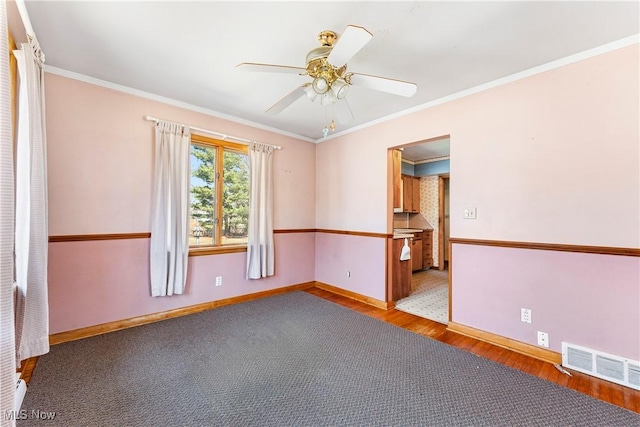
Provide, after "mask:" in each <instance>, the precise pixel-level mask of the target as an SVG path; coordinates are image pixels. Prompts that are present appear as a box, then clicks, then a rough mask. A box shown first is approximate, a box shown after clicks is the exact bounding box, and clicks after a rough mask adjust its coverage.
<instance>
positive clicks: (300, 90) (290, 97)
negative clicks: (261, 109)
mask: <svg viewBox="0 0 640 427" xmlns="http://www.w3.org/2000/svg"><path fill="white" fill-rule="evenodd" d="M304 94H305V93H304V86H300V87H297V88H295V89H294V90H292V91H291V92H289V93H288V94H287V95H285V96H284V98H282V99H281V100H280V101H278V102H276V103H275V104H273V105H272V106H271V107H269V109H268V110H267V111H265V113H267V114H272V115H276V114H278V113H280V112H281V111H282V110H284V109H285V108H287V107H288V106H289V105H291V104H293V103H294V102H295V101H297V100H298V98H300V97H302V96H303V95H304Z"/></svg>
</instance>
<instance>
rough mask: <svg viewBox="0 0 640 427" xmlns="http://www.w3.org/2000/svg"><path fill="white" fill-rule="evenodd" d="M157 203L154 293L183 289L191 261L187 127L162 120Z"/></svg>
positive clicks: (153, 240)
mask: <svg viewBox="0 0 640 427" xmlns="http://www.w3.org/2000/svg"><path fill="white" fill-rule="evenodd" d="M155 133H156V140H155V144H156V150H155V153H156V155H155V175H154V202H153V211H152V217H151V249H150V257H151V258H150V274H151V295H152V296H154V297H156V296H169V295H173V294H181V293H183V292H184V289H185V285H186V281H187V262H188V260H189V258H188V257H189V234H188V230H189V152H190V147H191V135H190V130H189V127H188V126H184V125H180V124H177V123H170V122H165V121H159V122H158V123H157V124H156V127H155Z"/></svg>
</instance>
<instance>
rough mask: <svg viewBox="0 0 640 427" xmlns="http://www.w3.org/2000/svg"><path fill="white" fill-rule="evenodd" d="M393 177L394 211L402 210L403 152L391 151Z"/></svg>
mask: <svg viewBox="0 0 640 427" xmlns="http://www.w3.org/2000/svg"><path fill="white" fill-rule="evenodd" d="M391 163H392V176H393V210H394V212H396V211H397V210H400V209H402V190H401V187H402V151H400V150H391Z"/></svg>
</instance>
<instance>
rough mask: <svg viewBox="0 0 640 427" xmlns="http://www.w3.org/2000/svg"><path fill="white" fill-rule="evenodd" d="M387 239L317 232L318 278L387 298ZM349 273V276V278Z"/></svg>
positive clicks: (364, 293)
mask: <svg viewBox="0 0 640 427" xmlns="http://www.w3.org/2000/svg"><path fill="white" fill-rule="evenodd" d="M385 240H386V239H384V238H379V237H367V236H353V235H348V234H335V233H322V232H319V233H316V252H315V255H316V258H315V266H316V270H315V273H316V280H317V281H319V282H322V283H326V284H329V285H332V286H336V287H338V288H341V289H346V290H348V291H351V292H355V293H357V294H360V295H365V296H368V297H371V298H375V299H377V300H380V301H385V300H386V285H385V284H386V259H385ZM347 272H350V277H347Z"/></svg>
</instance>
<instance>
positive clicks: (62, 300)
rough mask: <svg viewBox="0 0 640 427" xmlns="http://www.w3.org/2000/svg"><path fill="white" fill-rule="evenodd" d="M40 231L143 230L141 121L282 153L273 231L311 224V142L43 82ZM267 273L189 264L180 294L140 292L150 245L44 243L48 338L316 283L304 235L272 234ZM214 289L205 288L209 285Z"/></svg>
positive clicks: (277, 162)
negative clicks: (44, 222) (255, 276)
mask: <svg viewBox="0 0 640 427" xmlns="http://www.w3.org/2000/svg"><path fill="white" fill-rule="evenodd" d="M45 76H46V81H45V87H46V108H47V138H48V173H49V234H50V235H54V236H55V235H75V234H104V233H140V232H149V231H150V208H151V194H152V192H151V183H152V181H151V180H152V174H153V138H154V131H153V124H152V123H151V122H148V121H146V120H144V119H143V117H144V116H145V115H151V116H155V117H160V118H165V119H168V120H172V121H177V122H183V123H187V124H190V125H193V126H197V127H201V128H205V129H211V130H214V131H217V132H221V133H227V134H230V135H237V136H241V137H244V138H249V139H255V140H259V141H263V142H267V143H272V144H277V145H280V146H282V147H283V149H282V150H279V151H278V152H276V154H275V156H274V183H275V187H276V188H275V194H274V227H275V228H276V229H305V228H307V229H308V228H314V227H315V148H316V147H315V145H314V144H311V143H308V142H304V141H299V140H296V139H293V138H290V137H285V136H282V135H278V134H275V133H271V132H268V131H264V130H260V129H256V128H252V127H249V126H245V125H240V124H237V123H233V122H229V121H225V120H222V119H218V118H215V117H212V116H208V115H205V114H201V113H196V112H192V111H189V110H185V109H182V108H177V107H173V106H170V105H167V104H162V103H159V102H156V101H151V100H148V99H145V98H141V97H138V96H133V95H130V94H127V93H123V92H119V91H115V90H112V89H107V88H104V87H99V86H96V85H91V84H88V83H83V82H80V81H76V80H72V79H68V78H65V77H60V76H57V75H53V74H46V75H45ZM276 243H277V248H276V275H275V276H274V277H272V278H269V279H264V280H259V281H246V280H245V279H244V268H245V265H246V264H245V254H243V253H239V254H228V255H216V256H202V257H193V258H190V260H189V271H190V272H189V283H188V290H187V293H186V294H184V295H182V296H176V297H172V298H152V297H151V296H150V295H149V294H150V292H149V276H148V264H149V260H148V257H149V254H148V239H133V240H113V241H87V242H66V243H62V242H61V243H51V244H50V254H49V255H50V259H49V287H50V291H49V292H50V293H49V295H50V313H51V332H52V333H56V332H62V331H67V330H72V329H77V328H81V327H86V326H91V325H95V324H99V323H104V322H110V321H115V320H121V319H127V318H130V317H136V316H141V315H145V314H149V313H156V312H160V311H164V310H168V309H173V308H179V307H186V306H190V305H193V304H199V303H203V302H207V301H214V300H219V299H224V298H228V297H232V296H238V295H243V294H249V293H254V292H258V291H263V290H269V289H275V288H279V287H283V286H288V285H294V284H298V283H304V282H308V281H312V280H314V268H315V266H314V259H315V236H314V235H313V233H302V234H300V233H293V234H278V235H276ZM220 275H221V276H223V282H224V284H223V286H222V287H215V286H213V283H214V280H215V279H214V278H215V276H220Z"/></svg>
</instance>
